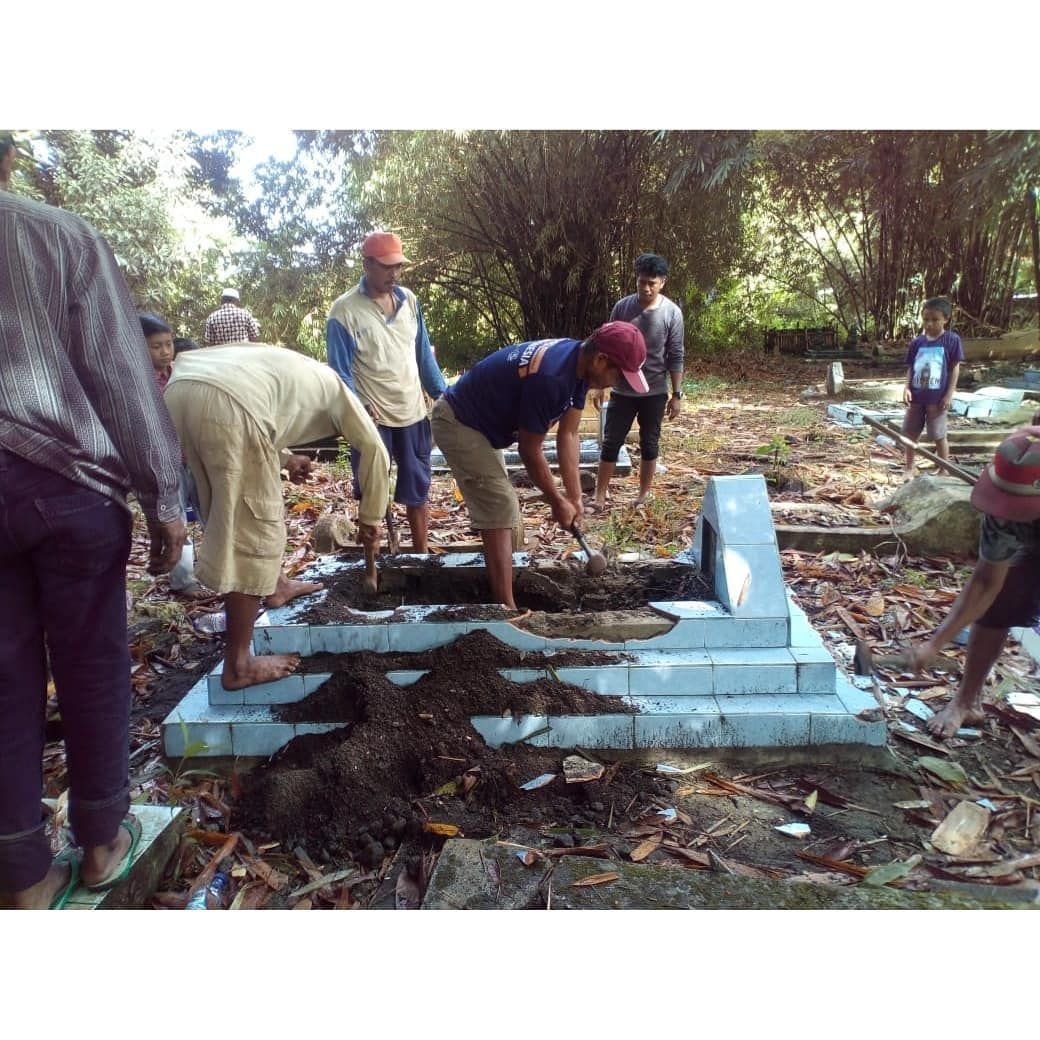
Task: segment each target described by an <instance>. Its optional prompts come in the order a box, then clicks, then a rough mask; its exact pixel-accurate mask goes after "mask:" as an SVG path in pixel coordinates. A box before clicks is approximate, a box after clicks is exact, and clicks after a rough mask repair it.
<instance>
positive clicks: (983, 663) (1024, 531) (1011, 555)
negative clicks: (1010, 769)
mask: <svg viewBox="0 0 1040 1040" xmlns="http://www.w3.org/2000/svg"><path fill="white" fill-rule="evenodd" d="M971 504H972V505H973V506H975V508H976V509H979V510H981V511H982V513H983V517H982V532H981V535H980V538H979V561H978V563H977V564H976V565H975V570H974V571H972V574H971V577H970V578H969V579H968V583H967V585H965V586H964V588H963V590H962V591H961V594H960V596H959V597H958V599H957V601H956V603H954V605H953V606H952V607H951V608H950V612H949V614H948V615H947V617H946V620H945V621H943V623H942V624H941V625H940V626H939V627H938V628H937V629H936V630H935V632H934V633H932V635H931V636H930V637H929V638H928V639H927V640H926V641H925V642H924V643H921V644H920V645H918V646H915V647H912V648H911V650H910V651H909V654H908V664H909V666H910V668H912V669H913V670H914V671H921V670H922V669H923V668H926V667H927V666H928V665H929V664H931V662H932V661H934V660H935V658H936V657H937V656H938V654H939V651H940V650H941V649H942V648H943V647H944V646H945V645H946V644H947V643H949V642H950V641H951V640H952V639H953V637H954V636H955V635H956V634H957V633H958V632H960V631H961V629H962V628H964V627H965V626H966V625H970V626H971V633H970V635H969V637H968V650H967V655H966V657H965V660H964V672H963V674H962V675H961V682H960V686H959V687H958V689H957V693H956V695H955V696H954V698H953V700H952V701H951V702H950V703H949V704H947V705H946V707H945V708H943V709H942V711H940V712H939V713H938V714H936V715H935V716H934V717H933V718H931V719H929V720H928V728H929V730H931V732H932V733H934V734H935V735H936V736H938V737H952V736H953V735H954V734H955V733H956V732H957V730H958V729H960V727H961V726H963V725H965V723H969V724H970V723H976V722H981V721H982V718H983V716H982V687H983V684H984V683H985V681H986V678H987V676H988V675H989V673H990V670H991V669H992V667H993V665H994V664H996V661H997V658H998V657H999V656H1000V652H1001V650H1002V649H1003V648H1004V641H1005V640H1006V639H1007V635H1008V630H1009V629H1011V628H1016V627H1022V628H1031V627H1032V626H1033V625H1035V624H1036V623H1037V620H1038V618H1040V412H1038V413H1037V414H1036V415H1035V416H1033V425H1032V426H1026V427H1023V428H1022V429H1021V430H1016V431H1015V432H1014V433H1013V434H1011V436H1010V437H1007V438H1006V439H1005V440H1004V441H1003V442H1002V443H1001V444H1000V446H999V447H998V448H997V451H996V454H995V455H994V456H993V461H992V462H991V463H990V464H989V466H988V467H987V468H986V469H985V470H984V471H983V472H982V474H981V475H980V476H979V480H978V483H977V484H976V485H975V487H974V488H973V489H972V492H971Z"/></svg>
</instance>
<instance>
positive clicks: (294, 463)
mask: <svg viewBox="0 0 1040 1040" xmlns="http://www.w3.org/2000/svg"><path fill="white" fill-rule="evenodd" d="M166 406H167V408H168V409H169V411H170V415H171V416H172V417H173V421H174V425H175V426H176V427H177V432H178V434H179V435H180V441H181V445H182V447H183V448H184V454H185V458H186V459H187V462H188V465H189V466H190V467H191V471H192V474H193V475H194V477H195V482H196V484H197V486H198V495H199V505H200V506H201V509H202V520H203V523H204V524H205V528H206V532H205V534H204V536H203V539H202V548H201V550H200V552H199V554H198V558H197V561H196V564H195V573H196V575H197V577H198V579H199V581H201V582H202V583H203V584H205V585H207V586H208V587H209V588H211V589H213V590H214V591H216V592H219V593H222V594H223V595H224V597H225V599H224V605H225V611H226V613H227V648H226V650H225V653H224V671H223V675H222V679H221V681H222V683H223V685H224V688H225V689H228V690H237V689H241V688H242V687H244V686H253V685H255V684H256V683H262V682H270V681H272V680H275V679H279V678H281V677H283V676H285V675H288V674H290V673H291V672H292V671H293V669H294V668H295V667H296V665H297V663H298V662H299V657H298V655H296V654H272V655H265V656H262V657H253V656H252V654H251V649H250V642H251V639H252V634H253V622H254V621H255V620H256V615H257V612H258V610H259V609H260V603H261V600H263V599H265V598H266V603H267V606H269V607H279V606H282V605H283V604H285V603H288V602H289V601H290V600H292V599H295V598H296V597H297V596H302V595H305V594H307V593H310V592H316V591H317V590H318V589H320V588H321V587H322V586H321V584H320V583H315V582H302V581H294V580H292V579H290V578H288V577H287V576H286V574H285V573H284V572H283V571H282V568H281V564H282V553H283V551H284V549H285V541H286V534H285V520H284V510H283V505H282V487H281V476H280V470H281V469H282V468H283V467H284V468H285V469H286V470H287V471H288V473H289V479H290V480H292V481H294V482H295V483H301V482H302V481H303V480H304V479H305V478H306V476H307V474H308V473H309V472H310V469H311V460H310V459H309V458H307V457H305V456H303V455H293V454H292V453H291V452H289V451H288V446H289V445H291V444H306V443H308V442H310V441H316V440H320V439H321V438H324V437H331V436H342V437H345V438H346V439H347V440H348V441H349V442H350V443H351V444H353V445H356V446H357V447H358V448H360V449H361V451H362V456H361V457H362V463H361V471H360V481H361V489H362V497H361V508H360V512H359V518H360V522H359V524H358V537H359V540H360V541H361V542H362V544H364V545H366V546H373V547H375V546H377V545H378V544H379V525H380V522H381V520H382V518H383V513H384V512H385V511H386V500H387V494H388V493H389V470H390V460H389V458H388V456H387V453H386V449H385V448H384V447H383V442H382V441H381V440H380V438H379V433H378V431H377V430H376V427H375V423H373V422H372V420H371V419H370V418H369V417H368V415H367V413H366V412H365V409H364V407H363V406H362V404H361V402H360V401H359V400H358V398H357V397H356V396H355V395H354V394H353V393H352V392H351V391H350V390H349V389H348V388H347V386H346V384H345V383H344V382H343V380H342V379H340V377H339V376H338V375H336V373H335V372H333V371H332V369H331V368H329V367H328V366H327V365H323V364H320V363H319V362H317V361H314V360H312V359H311V358H308V357H305V356H304V355H303V354H297V353H296V352H295V351H292V350H288V349H287V348H284V347H272V346H268V345H267V344H256V345H248V346H224V347H209V348H207V349H206V350H194V351H191V352H190V353H187V354H184V355H182V356H181V357H180V358H179V359H178V361H177V364H176V366H174V370H173V376H172V377H171V379H170V382H169V384H168V385H167V388H166Z"/></svg>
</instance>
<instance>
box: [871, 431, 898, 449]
mask: <svg viewBox="0 0 1040 1040" xmlns="http://www.w3.org/2000/svg"><path fill="white" fill-rule="evenodd" d="M874 440H876V441H877V442H878V444H880V445H881V447H882V448H895V447H898V445H897V444H896V442H895V441H894V440H892V438H891V437H886V436H885V435H884V434H883V433H879V434H878V435H877V436H876V437H875V438H874Z"/></svg>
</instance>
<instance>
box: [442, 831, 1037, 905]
mask: <svg viewBox="0 0 1040 1040" xmlns="http://www.w3.org/2000/svg"><path fill="white" fill-rule="evenodd" d="M524 852H525V850H524V849H523V848H522V847H519V848H518V847H515V846H510V845H504V844H501V843H499V842H496V841H495V840H494V839H488V840H486V841H477V840H474V839H467V838H453V839H451V840H449V841H448V842H446V843H445V845H444V849H443V850H442V852H441V854H440V857H439V859H438V861H437V866H436V867H435V868H434V871H433V875H432V876H431V878H430V882H429V885H428V887H427V889H426V897H425V899H424V900H423V909H424V910H494V909H498V910H524V909H542V908H544V909H553V910H932V909H935V910H952V909H1001V908H1007V909H1010V908H1016V909H1021V908H1023V907H1024V906H1029V905H1040V902H1038V895H1040V888H1034V889H1028V888H1027V889H1024V890H1022V891H1016V892H1014V893H1009V892H1008V891H1007V890H1005V889H1000V888H993V889H992V890H990V891H985V890H982V891H980V886H972V888H971V890H970V894H969V893H968V892H966V891H940V892H910V891H905V890H900V889H894V888H889V887H886V886H880V887H876V888H872V887H869V886H866V885H850V886H848V887H841V886H837V885H817V884H810V883H807V882H801V881H796V880H790V881H788V880H763V879H759V878H747V877H740V876H736V875H731V874H719V873H715V872H712V871H699V870H691V869H688V868H685V867H682V866H674V867H672V866H658V865H655V864H648V863H628V862H625V861H620V860H614V859H600V858H593V857H589V856H561V857H558V858H557V859H556V860H555V863H554V862H553V860H549V859H545V858H543V857H537V856H536V857H530V858H531V859H532V860H533V862H532V864H531V865H530V866H524V864H523V861H522V858H521V857H522V856H523V855H524ZM606 873H616V874H617V875H618V877H617V879H616V880H612V881H607V882H605V883H603V884H594V885H581V884H577V883H578V882H581V881H582V880H583V879H586V878H589V877H592V876H593V875H602V874H606Z"/></svg>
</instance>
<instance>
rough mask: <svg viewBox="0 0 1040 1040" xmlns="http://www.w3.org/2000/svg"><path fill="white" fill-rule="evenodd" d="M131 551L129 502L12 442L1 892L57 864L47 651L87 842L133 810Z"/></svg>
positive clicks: (1, 614)
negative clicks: (51, 817)
mask: <svg viewBox="0 0 1040 1040" xmlns="http://www.w3.org/2000/svg"><path fill="white" fill-rule="evenodd" d="M129 555H130V517H129V515H128V514H127V512H126V510H125V509H124V508H123V507H122V506H121V505H119V504H118V503H117V502H115V501H113V500H112V499H110V498H107V497H106V496H105V495H102V494H100V493H98V492H96V491H93V490H91V489H90V488H87V487H84V486H82V485H81V484H77V483H75V482H73V481H71V480H67V479H66V478H65V477H62V476H59V475H58V474H57V473H54V472H53V471H51V470H48V469H44V468H43V467H41V466H37V465H35V464H34V463H32V462H29V461H27V460H25V459H22V458H19V457H18V456H17V455H14V454H12V453H10V452H6V451H4V450H3V449H0V890H4V891H18V890H20V889H23V888H28V887H29V886H31V885H34V884H36V882H37V881H40V880H42V879H43V877H44V875H45V874H46V873H47V870H48V868H49V867H50V864H51V851H50V844H49V842H48V839H47V834H46V832H45V830H44V824H43V819H42V812H41V806H40V798H41V795H42V793H43V746H44V729H45V723H46V703H47V652H49V654H50V665H51V672H52V674H53V676H54V687H55V690H56V692H57V696H58V705H59V707H60V709H61V718H62V727H63V730H64V735H65V751H66V761H67V765H68V774H69V822H70V824H71V826H72V830H73V833H74V834H75V837H76V841H77V842H78V843H79V844H80V845H102V844H104V843H106V842H109V841H111V840H112V839H113V838H114V837H115V835H116V834H117V832H118V830H119V821H120V820H122V819H123V817H124V816H125V815H126V812H127V810H128V809H129V807H130V791H129V782H128V769H129V763H128V740H129V732H130V651H129V648H128V646H127V638H126V561H127V559H128V558H129ZM45 648H46V649H45Z"/></svg>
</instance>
